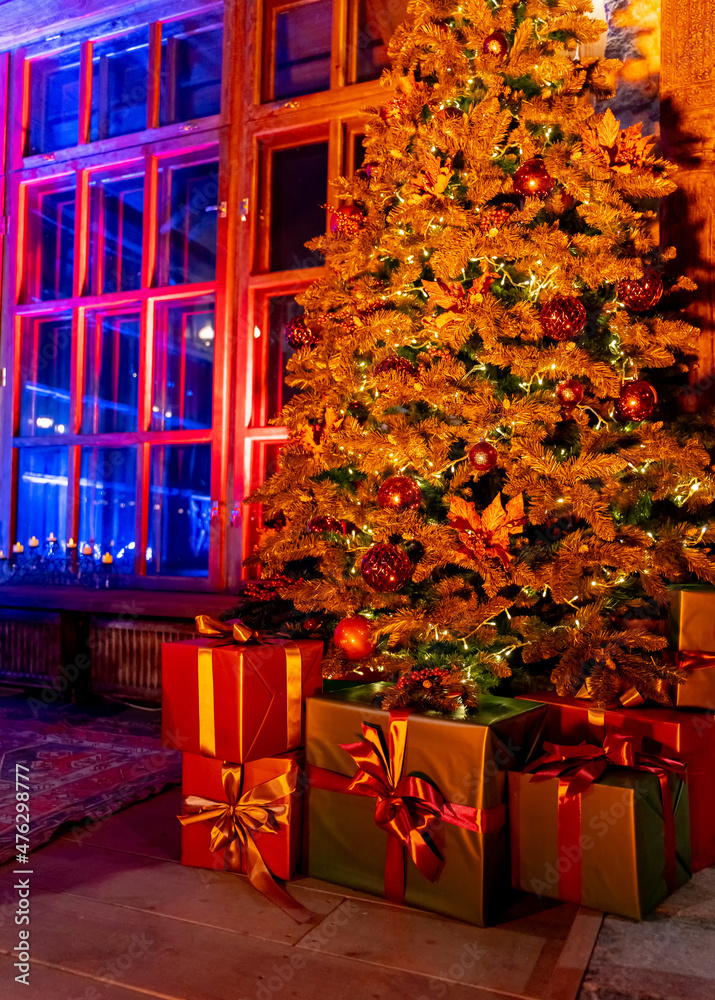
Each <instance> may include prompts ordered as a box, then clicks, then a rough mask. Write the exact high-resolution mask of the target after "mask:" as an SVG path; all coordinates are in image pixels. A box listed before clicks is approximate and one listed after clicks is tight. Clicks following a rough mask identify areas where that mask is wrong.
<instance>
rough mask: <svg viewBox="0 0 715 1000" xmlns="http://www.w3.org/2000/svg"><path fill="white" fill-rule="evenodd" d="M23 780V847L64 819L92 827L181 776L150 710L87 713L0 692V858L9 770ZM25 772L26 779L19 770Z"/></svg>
mask: <svg viewBox="0 0 715 1000" xmlns="http://www.w3.org/2000/svg"><path fill="white" fill-rule="evenodd" d="M17 764H21V765H25V767H27V768H29V772H28V771H24V770H23V771H20V772H19V774H20V775H21V776H23V775H24V776H26V777H24V778H22V777H21V780H24V782H25V784H29V785H30V792H29V793H30V799H29V806H30V834H29V840H30V849H31V850H32V849H34V848H35V847H39V846H40V845H41V844H44V843H46V842H47V841H48V840H49V839H50V837H51V836H52V835H53V834H54V833H55V832H56V831H57V830H58V829H59V828H60V827H61V826H63V825H64V824H79V825H80V826H81V827H87V828H88V829H93V828H94V827H95V826H96V824H97V823H98V822H101V820H103V819H105V818H106V817H107V816H111V815H112V813H115V812H117V811H118V810H119V809H122V808H123V807H124V806H128V805H130V804H131V803H133V802H138V801H139V800H140V799H144V798H147V797H148V796H150V795H155V794H157V793H158V792H160V791H161V790H162V789H163V788H165V787H166V785H168V784H172V783H178V782H180V781H181V754H180V753H179V752H178V751H177V750H165V749H163V748H162V746H161V739H160V735H159V720H158V713H157V715H156V716H154V717H152V716H149V715H148V713H147V714H146V715H145V714H144V713H138V712H136V711H134V710H129V711H127V710H125V709H113V707H112V706H110V707H109V708H105V709H103V710H99V712H94V713H92V714H87V712H86V711H83V710H81V709H76V708H74V707H73V706H61V705H55V706H50V707H47V706H44V705H41V706H39V708H38V707H37V706H36V705H33V704H32V699H27V698H23V697H20V698H9V699H8V698H0V863H1V862H4V861H7V860H9V859H10V858H12V857H13V856H14V855H15V853H16V851H15V816H16V809H15V806H16V798H15V774H16V765H17ZM28 774H29V779H28V777H27V775H28Z"/></svg>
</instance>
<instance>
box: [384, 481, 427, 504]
mask: <svg viewBox="0 0 715 1000" xmlns="http://www.w3.org/2000/svg"><path fill="white" fill-rule="evenodd" d="M377 502H378V504H379V505H380V507H382V508H383V509H384V508H389V509H390V510H396V511H403V510H417V508H418V507H419V505H420V504H421V503H422V490H421V489H420V488H419V486H418V485H417V483H416V482H415V481H414V479H410V477H409V476H390V478H389V479H386V480H385V482H384V483H383V484H382V485H381V486H380V489H379V490H378V491H377Z"/></svg>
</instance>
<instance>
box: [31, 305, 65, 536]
mask: <svg viewBox="0 0 715 1000" xmlns="http://www.w3.org/2000/svg"><path fill="white" fill-rule="evenodd" d="M71 365H72V320H71V314H70V313H69V312H67V313H60V314H59V315H57V316H53V317H52V319H26V320H25V321H24V323H23V330H22V344H21V349H20V435H21V436H22V437H37V436H40V435H46V434H67V433H68V432H69V430H70V427H69V423H70V373H71ZM38 537H39V536H38Z"/></svg>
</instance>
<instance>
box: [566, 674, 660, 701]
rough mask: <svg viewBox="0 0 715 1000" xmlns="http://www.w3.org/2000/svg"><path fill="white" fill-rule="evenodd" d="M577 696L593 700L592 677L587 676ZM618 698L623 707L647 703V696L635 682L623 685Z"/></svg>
mask: <svg viewBox="0 0 715 1000" xmlns="http://www.w3.org/2000/svg"><path fill="white" fill-rule="evenodd" d="M576 697H577V698H585V699H590V700H593V691H592V682H591V678H590V677H587V678H586V680H585V681H584V683H583V684H582V686H581V687H580V688H579V690H578V692H577V694H576ZM616 700H617V701H618V703H619V705H622V706H623V708H638V707H639V706H640V705H644V704H645V698H644V697H643V695H642V694H641V693H640V692H639V691H638V689H637V688H636V687H635V686H634V685H633V684H628V683H625V684H624V685H623V687H622V688H621V690H620V691H619V693H618V696H617V699H616Z"/></svg>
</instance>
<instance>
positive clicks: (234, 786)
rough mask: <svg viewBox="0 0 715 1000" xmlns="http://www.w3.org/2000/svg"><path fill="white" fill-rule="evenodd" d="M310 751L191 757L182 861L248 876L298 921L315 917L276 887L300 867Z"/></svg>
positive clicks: (185, 780) (186, 765) (186, 766)
mask: <svg viewBox="0 0 715 1000" xmlns="http://www.w3.org/2000/svg"><path fill="white" fill-rule="evenodd" d="M303 763H304V756H303V753H302V751H298V752H294V753H288V754H283V755H281V756H277V757H267V758H264V759H263V760H256V761H249V762H248V763H246V764H233V763H230V762H228V761H220V760H212V759H210V758H208V757H202V756H201V755H199V754H192V753H185V754H184V755H183V761H182V782H181V790H182V796H183V801H182V815H181V816H179V821H180V823H181V863H182V865H189V866H191V867H194V868H212V869H214V870H218V871H230V872H236V873H242V874H247V875H248V876H249V878H250V880H251V882H252V884H253V885H254V886H255V887H256V888H257V889H258V890H259V891H260V892H262V893H263V894H264V895H266V896H267V897H268V898H269V899H271V900H272V901H273V902H275V903H277V905H279V906H281V907H282V908H283V909H286V910H288V911H289V912H291V915H292V916H294V917H296V919H299V920H302V919H308V918H309V916H310V914H307V911H305V910H304V908H303V907H302V906H301V905H300V904H299V903H297V901H296V900H294V899H293V898H292V897H291V896H289V895H288V894H287V893H286V892H285V890H284V889H283V888H282V886H280V885H279V884H278V883H277V882H276V878H279V879H290V878H291V877H292V876H293V875H294V874H295V872H296V870H297V869H298V866H299V864H300V852H301V839H302V818H303V796H304V784H303V769H302V768H303Z"/></svg>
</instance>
